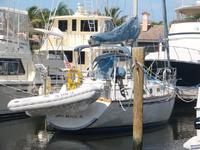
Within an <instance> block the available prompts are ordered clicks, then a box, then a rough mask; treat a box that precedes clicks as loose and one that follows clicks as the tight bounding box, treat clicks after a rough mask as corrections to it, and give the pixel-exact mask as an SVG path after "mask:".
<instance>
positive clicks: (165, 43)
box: [162, 0, 171, 68]
mask: <svg viewBox="0 0 200 150" xmlns="http://www.w3.org/2000/svg"><path fill="white" fill-rule="evenodd" d="M162 4H163V23H164V25H163V27H164V39H165V40H164V47H165V50H166V51H167V65H168V67H169V68H170V67H171V64H170V55H169V43H168V34H169V31H168V25H167V10H166V1H165V0H162Z"/></svg>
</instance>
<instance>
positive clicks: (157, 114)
mask: <svg viewBox="0 0 200 150" xmlns="http://www.w3.org/2000/svg"><path fill="white" fill-rule="evenodd" d="M143 104H144V105H143V113H144V117H143V123H144V125H154V124H161V123H164V122H166V121H167V120H168V119H169V117H170V115H171V113H172V110H173V106H174V96H173V95H166V96H159V97H151V98H148V99H144V102H143ZM122 105H123V107H124V108H126V109H127V110H126V111H123V110H122V108H121V106H120V103H119V101H112V102H111V104H110V105H108V106H107V109H105V110H104V111H103V112H102V114H101V115H100V116H99V117H98V118H97V117H93V119H91V120H90V122H87V123H86V124H85V125H83V124H82V125H80V126H78V124H79V123H82V122H83V120H84V119H87V117H88V113H89V112H85V113H84V112H80V113H76V114H73V115H67V114H65V115H63V116H48V117H47V121H48V123H49V124H50V125H51V126H52V127H53V128H55V129H58V130H65V131H72V130H81V129H98V128H110V127H123V126H130V125H132V119H133V108H132V107H133V105H132V103H130V101H129V100H124V101H122ZM129 105H130V106H129ZM91 107H92V106H91ZM91 110H92V108H89V109H88V111H90V114H92V113H95V112H96V110H97V109H94V110H95V111H94V112H92V111H91ZM73 123H74V124H73Z"/></svg>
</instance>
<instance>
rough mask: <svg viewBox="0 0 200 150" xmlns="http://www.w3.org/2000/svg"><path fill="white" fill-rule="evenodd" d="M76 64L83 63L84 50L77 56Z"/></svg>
mask: <svg viewBox="0 0 200 150" xmlns="http://www.w3.org/2000/svg"><path fill="white" fill-rule="evenodd" d="M78 64H85V52H81V53H80V55H79V57H78Z"/></svg>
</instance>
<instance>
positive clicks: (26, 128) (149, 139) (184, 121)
mask: <svg viewBox="0 0 200 150" xmlns="http://www.w3.org/2000/svg"><path fill="white" fill-rule="evenodd" d="M194 106H195V104H187V105H186V104H179V105H176V107H175V111H174V112H173V115H172V117H171V120H170V121H169V123H168V124H166V125H164V126H159V127H156V128H151V129H145V130H144V136H143V145H144V147H143V149H144V150H173V149H174V150H182V149H183V147H182V144H183V143H184V142H185V141H187V139H189V138H190V137H192V136H194V135H195V134H196V131H195V129H194V126H193V120H194V117H195V111H194V109H193V108H194ZM43 128H44V118H32V119H31V118H29V119H24V120H18V121H10V122H4V123H0V133H1V134H0V149H2V150H13V149H15V150H32V149H34V150H42V149H48V150H112V149H113V150H118V149H119V150H121V149H124V150H125V149H126V150H127V149H132V131H131V130H129V131H127V132H123V134H121V133H120V134H118V133H115V134H113V133H112V134H108V133H107V134H104V135H102V134H101V135H98V134H96V135H95V136H94V135H82V136H80V135H74V136H72V135H66V134H55V135H54V136H53V137H52V139H51V140H50V142H49V143H48V144H47V145H41V144H40V143H39V142H38V141H37V136H36V135H37V133H38V131H39V130H41V129H43Z"/></svg>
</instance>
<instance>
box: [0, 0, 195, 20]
mask: <svg viewBox="0 0 200 150" xmlns="http://www.w3.org/2000/svg"><path fill="white" fill-rule="evenodd" d="M59 1H63V2H65V3H66V4H67V5H68V7H69V8H72V9H73V10H74V11H75V10H76V5H77V3H78V2H80V3H83V2H84V1H85V0H0V6H10V7H14V8H18V9H27V8H28V7H30V6H33V5H36V6H38V7H40V8H49V9H50V10H51V9H52V6H53V7H54V8H55V5H56V3H57V2H59ZM87 1H88V0H87ZM195 2H196V0H166V4H167V17H168V21H172V20H173V19H175V13H174V10H175V8H177V7H180V6H181V5H186V4H194V3H195ZM107 3H108V7H120V10H121V15H128V16H130V15H131V14H133V2H132V0H100V1H98V0H93V7H94V8H95V9H99V10H101V11H103V8H104V6H105V5H106V4H107ZM52 4H54V5H52ZM138 5H139V6H138V15H139V16H141V13H142V12H144V11H146V12H149V13H150V20H152V21H157V22H158V21H161V20H162V0H138Z"/></svg>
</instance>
